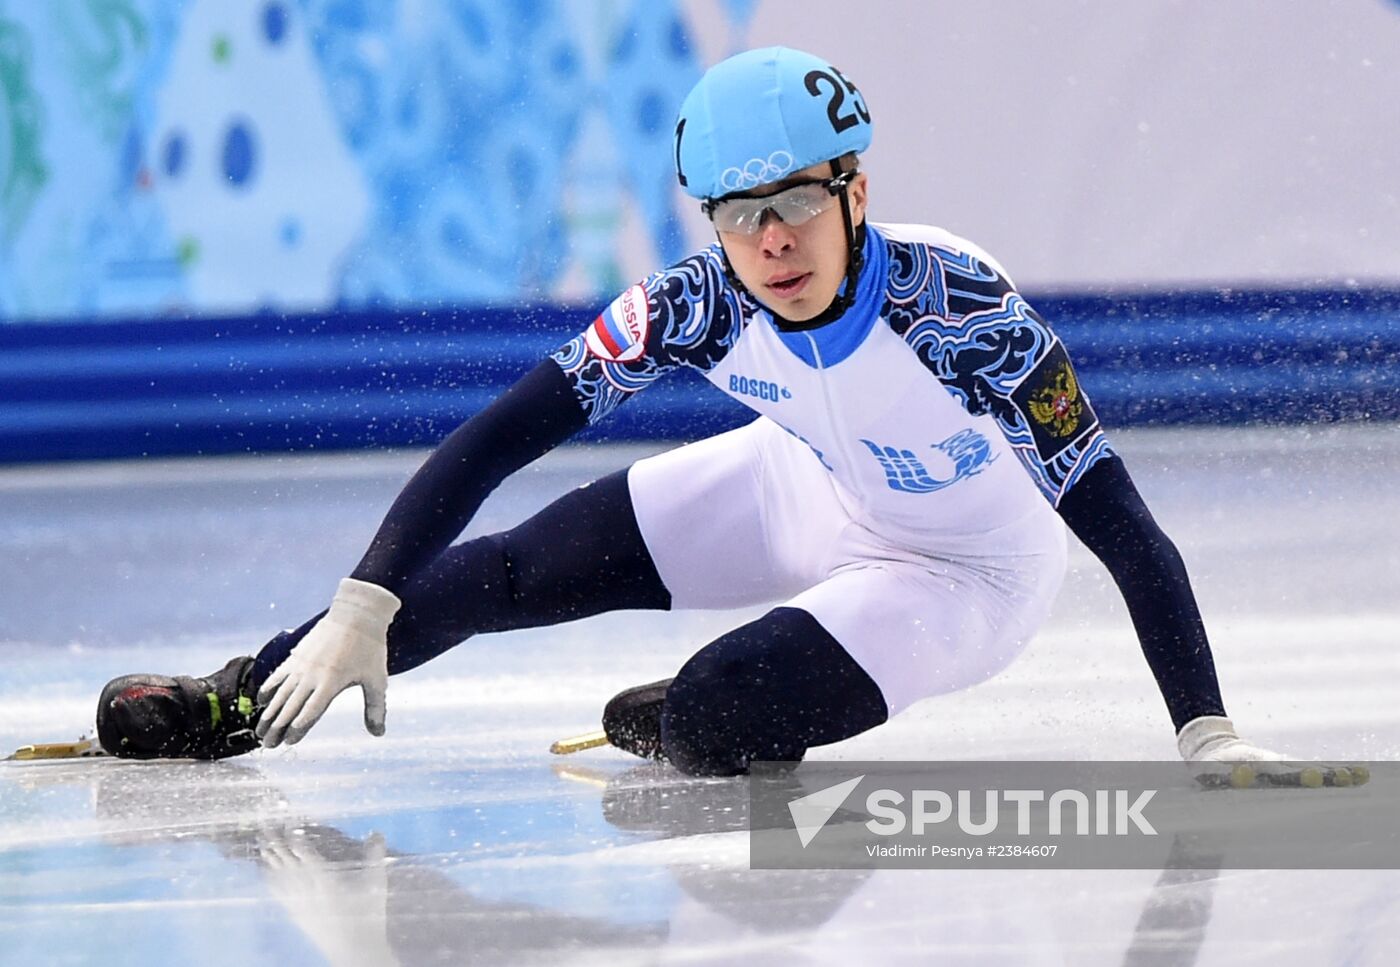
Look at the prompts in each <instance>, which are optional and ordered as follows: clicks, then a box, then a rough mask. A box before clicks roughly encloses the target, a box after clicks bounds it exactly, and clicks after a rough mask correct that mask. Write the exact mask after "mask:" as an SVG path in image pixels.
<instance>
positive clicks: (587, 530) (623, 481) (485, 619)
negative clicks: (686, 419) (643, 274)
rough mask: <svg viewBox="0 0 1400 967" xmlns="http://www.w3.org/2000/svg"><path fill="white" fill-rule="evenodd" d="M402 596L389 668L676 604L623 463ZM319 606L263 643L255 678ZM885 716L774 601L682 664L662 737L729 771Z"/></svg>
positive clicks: (477, 545) (475, 544)
mask: <svg viewBox="0 0 1400 967" xmlns="http://www.w3.org/2000/svg"><path fill="white" fill-rule="evenodd" d="M399 598H400V600H401V601H402V602H403V606H402V607H401V608H400V609H399V613H398V615H397V617H395V619H394V622H393V624H392V625H390V626H389V638H388V643H389V674H391V675H396V674H398V673H400V672H405V671H408V670H409V669H411V668H416V667H417V666H419V665H421V664H423V663H424V662H426V661H428V660H429V659H430V658H435V657H437V656H438V655H440V654H442V653H443V652H445V651H447V650H448V649H449V648H451V647H453V646H454V645H457V644H460V643H461V642H463V641H465V640H466V639H468V638H470V637H471V636H472V635H475V634H479V633H483V632H493V631H509V630H512V629H515V628H534V627H539V626H541V625H553V624H558V623H560V622H564V621H572V620H574V619H577V618H584V617H588V616H590V615H595V614H602V613H603V612H606V611H618V610H628V609H633V610H635V609H648V610H669V609H670V607H671V594H670V592H669V591H667V590H666V587H665V585H664V584H662V582H661V578H660V576H659V575H658V574H657V572H656V565H655V564H654V563H653V562H652V559H651V554H650V553H649V552H648V551H647V548H646V542H645V541H644V540H643V539H642V535H641V531H640V529H639V528H638V526H637V518H636V514H635V513H634V512H633V509H632V498H631V494H630V493H629V491H628V488H627V474H626V471H619V472H618V473H614V474H611V475H609V476H607V477H604V478H602V479H601V480H598V481H595V482H594V483H592V484H589V485H588V486H586V487H580V488H579V489H577V490H574V491H572V492H571V493H568V494H565V495H564V496H563V497H561V498H559V499H558V500H556V501H555V502H554V503H552V504H550V505H549V506H548V507H546V508H545V509H544V510H542V511H540V512H539V513H538V514H536V515H535V516H534V517H531V518H530V519H529V520H527V521H525V522H524V523H522V524H520V525H519V526H517V527H515V528H512V529H511V530H508V531H504V532H502V533H499V534H492V535H491V536H489V537H481V538H477V539H476V540H472V541H467V542H466V543H463V544H457V545H454V546H453V547H450V548H448V549H447V550H446V551H444V552H443V553H442V554H440V555H439V556H438V557H437V558H436V559H435V560H433V561H432V562H431V563H430V564H429V565H428V566H427V567H426V568H424V569H423V570H422V571H420V572H419V573H418V574H417V575H415V576H414V577H413V578H412V579H411V580H409V581H408V583H407V584H406V585H405V586H404V587H403V589H402V590H401V592H400V594H399ZM323 613H324V612H323ZM320 617H321V615H316V616H315V617H313V618H312V619H311V620H309V621H307V622H306V623H305V624H303V625H302V626H301V627H299V628H297V629H295V630H294V631H286V632H283V633H281V634H279V635H277V636H276V637H275V638H273V639H272V640H271V641H270V642H268V643H267V645H266V646H264V648H263V649H262V651H261V652H259V653H258V656H257V663H256V666H255V669H254V673H253V685H254V687H257V686H260V685H261V684H262V682H263V681H265V680H266V679H267V677H268V676H269V675H270V674H272V671H273V669H275V668H276V667H277V666H278V665H280V664H281V663H282V662H283V661H284V660H285V659H286V657H287V655H289V654H290V653H291V651H292V649H293V648H294V647H296V644H297V642H299V641H300V640H301V639H302V637H303V636H304V635H305V634H306V633H307V632H308V631H310V630H311V628H312V626H313V625H315V623H316V622H317V621H318V620H320ZM887 717H888V711H887V709H886V706H885V702H884V699H883V697H882V696H881V694H880V690H879V688H878V687H876V685H875V683H874V682H873V681H872V680H871V679H870V676H869V675H867V674H866V673H865V671H864V670H863V669H862V668H861V667H860V666H859V665H857V664H856V663H855V661H854V660H853V659H852V658H851V657H850V655H848V654H847V653H846V651H845V649H843V648H842V647H841V646H840V644H839V643H838V642H837V641H836V640H835V639H834V638H832V637H831V635H830V634H828V633H827V632H826V630H825V629H823V628H822V627H821V625H819V624H818V623H817V620H816V619H815V618H813V617H812V616H811V615H810V614H808V613H807V612H805V611H802V610H800V609H797V608H775V609H774V610H773V611H770V612H769V613H768V614H766V615H764V616H763V617H762V618H759V619H758V620H757V621H753V622H750V623H749V624H747V625H744V626H743V627H740V628H736V629H735V630H734V631H731V632H729V633H728V634H726V635H723V636H721V637H720V638H718V639H716V640H715V641H713V642H711V643H710V644H708V645H706V646H705V647H704V648H702V649H701V650H700V651H699V652H697V653H696V654H695V655H694V656H693V657H692V658H691V659H690V660H689V661H688V662H686V663H685V665H684V666H683V667H682V668H681V670H680V672H678V673H677V675H676V679H675V681H674V682H673V683H672V684H671V687H670V688H669V689H668V690H667V693H666V701H665V704H664V706H663V708H662V718H661V725H662V746H663V748H664V749H665V751H666V753H667V757H668V758H669V759H670V760H671V761H672V762H673V763H674V764H675V765H676V766H677V767H678V768H680V769H682V770H683V771H686V772H689V773H693V774H697V775H734V774H736V773H741V772H744V771H746V770H747V769H748V764H749V762H750V761H756V760H760V759H778V760H792V759H800V758H801V757H802V755H803V753H805V751H806V749H807V748H808V747H809V746H813V745H823V744H826V743H830V742H837V741H840V740H841V739H845V738H849V737H850V736H852V735H856V734H858V733H860V732H864V731H866V730H867V729H870V728H873V727H874V726H876V725H879V724H880V723H882V722H884V721H885V719H886V718H887Z"/></svg>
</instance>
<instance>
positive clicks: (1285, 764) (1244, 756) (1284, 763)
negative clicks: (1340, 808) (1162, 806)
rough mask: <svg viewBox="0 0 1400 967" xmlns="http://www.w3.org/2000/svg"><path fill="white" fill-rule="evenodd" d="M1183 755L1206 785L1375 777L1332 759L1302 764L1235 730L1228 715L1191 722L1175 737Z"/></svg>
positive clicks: (1333, 782) (1348, 781)
mask: <svg viewBox="0 0 1400 967" xmlns="http://www.w3.org/2000/svg"><path fill="white" fill-rule="evenodd" d="M1176 748H1177V751H1179V752H1180V753H1181V758H1182V759H1184V760H1185V761H1186V762H1189V763H1192V764H1194V765H1195V766H1196V768H1195V769H1194V770H1193V771H1194V773H1195V776H1196V779H1197V780H1198V781H1199V782H1200V783H1201V784H1202V785H1206V786H1220V785H1231V786H1234V787H1235V788H1237V789H1239V788H1244V787H1246V786H1252V785H1254V784H1255V782H1256V781H1258V783H1259V784H1260V785H1264V786H1309V787H1317V786H1323V785H1326V786H1350V785H1360V784H1361V783H1363V782H1365V781H1366V780H1367V779H1369V778H1370V771H1369V770H1367V769H1366V767H1365V766H1350V767H1348V766H1342V765H1334V764H1332V763H1328V762H1298V761H1297V760H1292V759H1289V758H1288V757H1287V756H1283V755H1280V754H1279V753H1277V752H1272V751H1270V750H1268V749H1261V748H1260V747H1259V746H1257V745H1255V744H1254V743H1253V742H1246V741H1245V740H1244V739H1242V738H1240V737H1239V735H1237V734H1236V733H1235V725H1234V723H1233V722H1231V721H1230V720H1229V719H1227V718H1225V717H1224V716H1223V715H1202V716H1200V717H1199V718H1194V719H1192V720H1191V721H1189V722H1187V723H1186V724H1185V725H1184V726H1183V727H1182V729H1181V732H1180V733H1179V734H1178V735H1177V737H1176Z"/></svg>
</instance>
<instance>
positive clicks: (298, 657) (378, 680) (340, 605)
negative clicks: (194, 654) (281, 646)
mask: <svg viewBox="0 0 1400 967" xmlns="http://www.w3.org/2000/svg"><path fill="white" fill-rule="evenodd" d="M398 610H399V599H398V598H397V597H396V596H395V595H394V594H393V593H392V592H390V591H386V590H384V589H383V588H381V587H380V586H379V585H377V584H370V583H369V582H367V581H357V580H355V579H354V578H345V579H344V580H343V581H341V582H340V587H339V588H337V589H336V592H335V600H333V601H332V602H331V608H330V610H329V611H328V612H326V614H325V616H324V617H323V618H322V619H321V620H320V621H318V622H316V625H315V627H313V628H312V629H311V630H310V631H309V632H307V634H306V637H305V638H303V639H302V640H301V641H300V642H298V643H297V646H296V647H295V648H293V649H292V653H291V654H290V655H288V656H287V659H286V661H284V662H282V664H280V665H278V666H277V668H276V670H274V671H273V673H272V674H271V675H269V676H268V679H267V681H265V682H264V683H263V686H262V688H260V689H259V690H258V704H259V705H261V706H263V711H262V716H261V717H260V718H259V720H258V726H257V734H258V738H259V739H261V740H262V744H263V745H264V746H266V747H267V748H269V749H271V748H276V747H277V746H278V745H280V744H281V743H282V739H283V737H284V736H285V738H286V740H287V744H288V745H296V744H297V743H298V742H300V741H301V740H302V739H303V738H305V736H306V733H307V732H308V731H309V730H310V729H311V726H313V725H315V724H316V722H317V721H318V720H319V719H320V718H321V716H322V714H324V713H325V711H326V709H327V708H328V707H329V706H330V704H331V700H332V699H333V698H335V697H336V696H337V695H339V694H340V693H341V692H343V691H345V690H346V689H347V688H349V687H350V686H351V685H359V686H360V688H361V689H362V690H363V692H364V697H365V728H366V729H368V730H369V733H370V734H371V735H383V734H384V692H385V691H386V689H387V688H388V686H389V645H388V634H389V623H390V622H391V621H393V620H394V615H395V614H397V613H398Z"/></svg>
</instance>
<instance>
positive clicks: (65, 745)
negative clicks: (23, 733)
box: [4, 739, 107, 762]
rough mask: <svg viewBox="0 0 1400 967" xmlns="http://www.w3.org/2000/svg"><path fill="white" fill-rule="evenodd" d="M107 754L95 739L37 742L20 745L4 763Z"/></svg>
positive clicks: (81, 757) (91, 756) (85, 757)
mask: <svg viewBox="0 0 1400 967" xmlns="http://www.w3.org/2000/svg"><path fill="white" fill-rule="evenodd" d="M106 754H107V753H106V752H104V751H103V750H102V747H101V746H99V745H98V744H97V740H96V739H79V740H78V741H76V742H37V743H35V744H33V745H22V746H20V747H19V748H18V749H16V750H15V751H14V752H12V753H11V754H9V755H7V756H5V759H4V761H5V762H36V761H38V760H40V759H93V758H97V757H98V756H105V755H106Z"/></svg>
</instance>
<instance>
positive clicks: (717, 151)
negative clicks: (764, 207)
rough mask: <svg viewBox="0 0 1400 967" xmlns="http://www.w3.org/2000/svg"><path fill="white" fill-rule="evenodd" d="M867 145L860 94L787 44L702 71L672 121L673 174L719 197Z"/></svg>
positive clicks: (699, 194) (692, 191)
mask: <svg viewBox="0 0 1400 967" xmlns="http://www.w3.org/2000/svg"><path fill="white" fill-rule="evenodd" d="M869 146H870V112H869V111H868V110H867V109H866V106H865V98H863V97H862V96H861V94H860V91H859V90H857V89H856V86H855V85H854V84H852V83H851V82H850V81H848V80H846V78H845V77H844V76H842V74H841V72H840V71H838V70H837V69H836V68H835V67H832V66H831V65H830V64H828V63H827V62H826V61H824V60H822V59H821V58H820V57H816V56H813V55H812V54H807V53H804V52H802V51H800V50H793V49H792V48H790V47H764V48H762V49H760V50H750V51H746V52H744V53H742V54H737V55H735V56H733V57H731V58H729V59H728V60H724V61H721V62H720V63H718V64H716V65H715V66H713V67H711V68H710V69H709V70H708V71H706V72H705V76H704V77H702V78H700V82H699V83H698V84H696V85H695V87H694V88H693V89H692V90H691V92H690V94H689V95H687V96H686V99H685V102H684V103H683V104H682V105H681V113H680V118H679V120H678V121H677V122H676V144H675V159H676V176H677V177H678V178H679V179H680V183H681V187H682V188H684V189H685V191H686V193H687V194H689V195H692V196H694V197H695V198H701V199H705V198H720V197H722V196H724V195H729V194H733V193H734V192H736V191H747V190H748V189H750V188H756V187H758V186H759V185H765V184H768V183H769V182H773V181H778V180H780V179H782V178H786V177H787V176H788V175H790V174H792V173H793V172H795V171H800V170H802V169H803V168H806V167H809V166H811V165H814V164H817V163H818V162H821V161H830V160H832V159H834V158H839V157H841V156H842V155H844V154H847V153H848V152H852V151H855V152H860V151H864V150H865V149H866V148H868V147H869Z"/></svg>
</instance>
